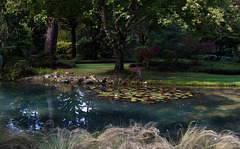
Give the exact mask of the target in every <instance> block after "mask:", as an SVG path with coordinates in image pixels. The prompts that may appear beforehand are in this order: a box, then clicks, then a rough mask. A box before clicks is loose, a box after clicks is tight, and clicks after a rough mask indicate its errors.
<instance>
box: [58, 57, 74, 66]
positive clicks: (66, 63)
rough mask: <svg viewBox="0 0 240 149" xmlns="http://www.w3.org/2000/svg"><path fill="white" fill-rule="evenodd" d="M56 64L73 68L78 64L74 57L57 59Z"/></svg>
mask: <svg viewBox="0 0 240 149" xmlns="http://www.w3.org/2000/svg"><path fill="white" fill-rule="evenodd" d="M55 66H56V67H57V68H73V67H75V66H76V64H75V62H74V59H73V60H64V59H57V60H56V63H55Z"/></svg>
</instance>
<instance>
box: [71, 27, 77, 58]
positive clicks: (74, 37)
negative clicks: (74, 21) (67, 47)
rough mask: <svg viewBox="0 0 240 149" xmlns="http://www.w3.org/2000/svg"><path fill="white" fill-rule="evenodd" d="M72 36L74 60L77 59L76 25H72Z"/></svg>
mask: <svg viewBox="0 0 240 149" xmlns="http://www.w3.org/2000/svg"><path fill="white" fill-rule="evenodd" d="M71 34H72V59H74V58H75V57H76V53H77V52H76V25H72V28H71Z"/></svg>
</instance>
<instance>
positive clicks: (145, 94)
mask: <svg viewBox="0 0 240 149" xmlns="http://www.w3.org/2000/svg"><path fill="white" fill-rule="evenodd" d="M93 92H94V93H95V94H97V95H98V97H99V98H100V99H110V100H120V101H129V102H140V103H143V104H152V103H156V102H169V101H172V100H178V99H187V98H191V97H193V94H192V93H191V92H189V91H182V90H178V89H176V88H172V89H166V88H161V87H139V88H136V87H118V88H116V89H114V88H107V89H104V90H100V89H95V90H94V91H93Z"/></svg>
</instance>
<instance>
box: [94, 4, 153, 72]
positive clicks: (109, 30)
mask: <svg viewBox="0 0 240 149" xmlns="http://www.w3.org/2000/svg"><path fill="white" fill-rule="evenodd" d="M95 4H96V6H97V8H98V11H99V15H100V17H101V20H102V25H103V28H104V31H105V33H106V36H107V37H108V39H109V41H110V43H111V46H112V48H113V51H114V55H115V58H116V63H115V69H114V70H115V72H118V73H119V72H121V71H122V70H123V69H124V62H123V58H124V55H123V50H124V45H125V42H126V39H127V36H128V34H129V32H130V31H131V29H132V27H133V26H135V25H137V24H138V23H140V22H141V21H143V20H144V19H145V18H146V17H147V16H148V15H147V14H144V15H142V14H143V13H142V12H146V11H145V9H147V8H148V7H147V4H151V1H144V0H128V1H121V0H98V1H95Z"/></svg>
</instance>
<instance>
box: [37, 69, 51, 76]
mask: <svg viewBox="0 0 240 149" xmlns="http://www.w3.org/2000/svg"><path fill="white" fill-rule="evenodd" d="M37 73H38V74H40V75H44V74H49V73H53V70H52V69H50V68H38V69H37Z"/></svg>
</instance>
